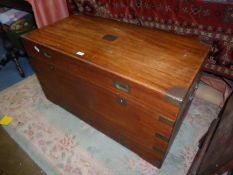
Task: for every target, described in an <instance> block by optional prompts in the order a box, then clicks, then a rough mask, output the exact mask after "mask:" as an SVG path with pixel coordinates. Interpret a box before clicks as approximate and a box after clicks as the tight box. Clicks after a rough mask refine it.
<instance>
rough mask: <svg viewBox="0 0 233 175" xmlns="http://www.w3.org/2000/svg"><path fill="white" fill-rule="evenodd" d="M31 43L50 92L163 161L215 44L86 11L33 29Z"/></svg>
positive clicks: (64, 104)
mask: <svg viewBox="0 0 233 175" xmlns="http://www.w3.org/2000/svg"><path fill="white" fill-rule="evenodd" d="M24 45H25V48H26V50H27V53H28V55H29V56H30V60H31V63H32V65H33V67H34V68H35V71H36V73H37V76H38V78H39V81H40V83H41V85H42V88H43V90H44V92H45V94H46V96H47V97H48V99H50V100H51V101H53V102H54V103H56V104H58V105H60V106H62V107H64V108H65V109H67V110H69V111H71V112H72V113H74V114H75V115H77V116H78V117H80V118H81V119H83V120H84V121H86V122H87V123H89V124H91V125H92V126H94V127H95V128H97V129H98V130H100V131H102V132H103V133H105V134H106V135H108V136H110V137H111V138H113V139H115V140H116V141H118V142H119V143H121V144H122V145H124V146H126V147H127V148H129V149H131V150H132V151H134V152H135V153H137V154H138V155H139V156H141V157H142V158H144V159H145V160H147V161H148V162H150V163H152V164H153V165H155V166H157V167H160V166H161V165H162V162H163V160H164V158H165V156H166V154H167V152H168V150H169V147H170V145H171V144H172V141H173V140H174V137H175V135H176V133H177V131H178V129H179V127H180V124H181V122H182V119H183V117H184V113H185V111H186V110H187V109H188V105H189V103H190V100H191V99H192V98H191V97H192V94H193V91H194V89H195V87H196V82H197V80H198V74H199V70H200V68H201V66H202V63H203V61H204V59H205V57H206V56H207V54H208V51H209V47H208V46H206V45H204V44H202V43H200V42H199V41H198V38H192V37H183V36H178V35H175V34H171V33H166V32H162V31H157V30H152V29H148V28H142V27H137V26H135V25H129V24H124V23H121V22H116V21H112V20H106V19H101V18H97V17H85V16H72V17H69V18H67V19H65V20H63V21H61V22H58V23H56V24H54V25H51V26H49V27H46V28H44V29H41V30H37V31H34V32H31V33H29V34H26V35H25V36H24ZM87 139H88V138H87Z"/></svg>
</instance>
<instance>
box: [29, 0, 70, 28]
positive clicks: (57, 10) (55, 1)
mask: <svg viewBox="0 0 233 175" xmlns="http://www.w3.org/2000/svg"><path fill="white" fill-rule="evenodd" d="M27 1H28V2H29V3H30V4H31V5H32V9H33V12H34V16H35V20H36V24H37V27H38V28H42V27H44V26H47V25H50V24H53V23H54V22H56V21H58V20H61V19H63V18H65V17H68V16H69V12H68V8H67V3H66V0H27Z"/></svg>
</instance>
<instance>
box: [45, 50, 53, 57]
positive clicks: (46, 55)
mask: <svg viewBox="0 0 233 175" xmlns="http://www.w3.org/2000/svg"><path fill="white" fill-rule="evenodd" d="M43 55H44V56H45V57H46V58H52V55H50V54H49V53H48V52H46V51H44V52H43Z"/></svg>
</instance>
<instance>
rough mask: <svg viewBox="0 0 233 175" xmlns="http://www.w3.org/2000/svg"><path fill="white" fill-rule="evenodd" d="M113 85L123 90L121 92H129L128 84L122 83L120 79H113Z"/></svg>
mask: <svg viewBox="0 0 233 175" xmlns="http://www.w3.org/2000/svg"><path fill="white" fill-rule="evenodd" d="M114 86H115V88H117V89H119V90H120V91H123V92H126V93H129V92H130V86H129V85H127V84H124V83H122V82H120V81H115V82H114Z"/></svg>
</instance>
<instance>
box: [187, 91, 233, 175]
mask: <svg viewBox="0 0 233 175" xmlns="http://www.w3.org/2000/svg"><path fill="white" fill-rule="evenodd" d="M204 138H205V139H204V141H203V140H202V144H201V146H200V149H199V151H198V153H197V155H196V157H195V160H194V162H193V164H192V166H191V168H190V170H189V173H188V175H222V174H223V173H224V172H226V171H231V170H233V93H232V94H231V95H230V97H229V99H228V100H227V102H226V104H225V105H224V107H223V109H222V111H221V112H220V114H219V116H218V118H217V119H215V120H214V121H213V122H212V124H211V126H210V128H209V130H208V132H207V134H206V135H205V137H204Z"/></svg>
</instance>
